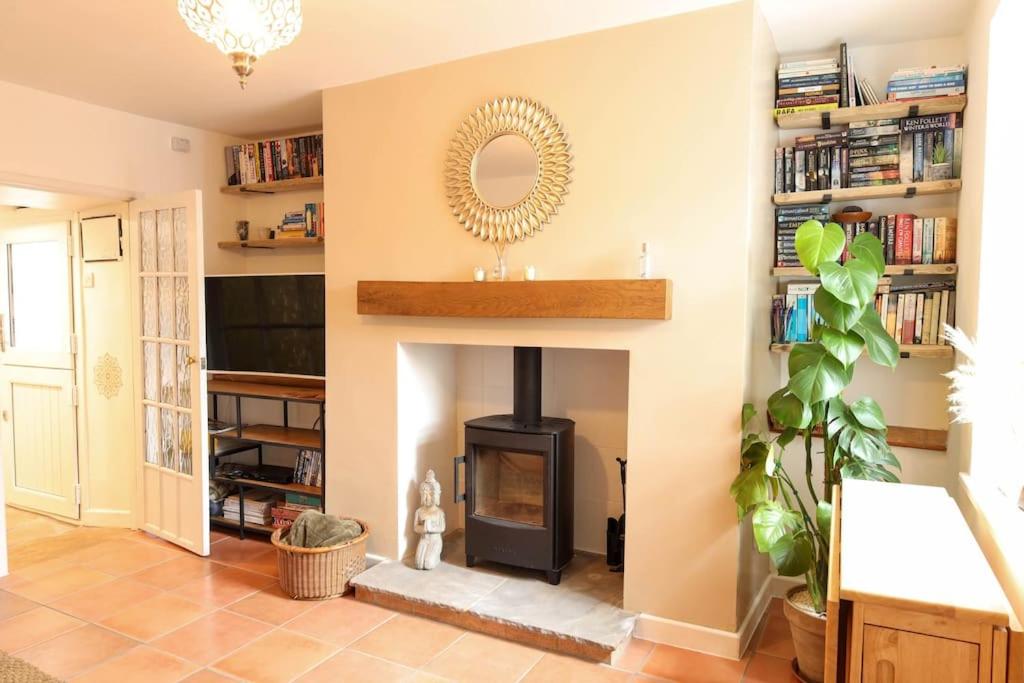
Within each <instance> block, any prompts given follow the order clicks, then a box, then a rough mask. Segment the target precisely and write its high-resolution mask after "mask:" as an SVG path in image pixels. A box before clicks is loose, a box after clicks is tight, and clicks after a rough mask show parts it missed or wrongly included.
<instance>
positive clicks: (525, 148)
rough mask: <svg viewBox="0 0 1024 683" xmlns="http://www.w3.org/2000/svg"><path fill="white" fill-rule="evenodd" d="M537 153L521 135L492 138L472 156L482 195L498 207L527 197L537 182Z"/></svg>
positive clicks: (506, 206)
mask: <svg viewBox="0 0 1024 683" xmlns="http://www.w3.org/2000/svg"><path fill="white" fill-rule="evenodd" d="M537 170H538V169H537V153H536V152H534V151H533V145H531V144H530V142H529V141H528V140H527V139H526V138H524V137H523V136H521V135H517V134H515V133H505V134H503V135H499V136H497V137H495V138H492V139H491V140H489V141H488V142H487V143H485V144H484V146H483V147H481V148H480V149H479V150H478V151H477V153H476V157H475V158H474V159H473V187H475V188H476V193H477V195H479V197H480V198H481V199H482V200H484V201H485V202H487V203H488V204H490V205H491V206H494V207H497V208H499V209H506V208H508V207H510V206H515V205H516V204H518V203H519V202H521V201H523V200H524V199H526V196H527V195H529V194H530V190H532V189H533V186H534V184H535V183H536V182H537Z"/></svg>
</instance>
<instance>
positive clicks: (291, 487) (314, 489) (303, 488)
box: [212, 477, 323, 528]
mask: <svg viewBox="0 0 1024 683" xmlns="http://www.w3.org/2000/svg"><path fill="white" fill-rule="evenodd" d="M212 479H213V480H214V481H219V482H223V483H225V484H241V485H242V486H244V487H246V488H249V489H266V490H267V491H281V492H282V493H301V494H302V495H304V496H314V497H316V498H321V497H323V493H321V491H320V487H319V486H309V485H308V484H275V483H274V482H271V481H260V480H259V479H245V478H244V477H212ZM245 526H246V528H248V527H249V524H248V523H246V525H245Z"/></svg>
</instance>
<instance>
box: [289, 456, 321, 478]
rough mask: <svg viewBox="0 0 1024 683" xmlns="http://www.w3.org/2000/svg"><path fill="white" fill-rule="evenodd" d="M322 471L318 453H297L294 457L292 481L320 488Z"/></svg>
mask: <svg viewBox="0 0 1024 683" xmlns="http://www.w3.org/2000/svg"><path fill="white" fill-rule="evenodd" d="M323 470H324V468H323V458H321V457H320V452H319V451H307V450H303V451H299V453H298V455H296V456H295V476H294V477H293V480H294V481H295V483H296V484H305V485H306V486H321V485H323V477H324V471H323Z"/></svg>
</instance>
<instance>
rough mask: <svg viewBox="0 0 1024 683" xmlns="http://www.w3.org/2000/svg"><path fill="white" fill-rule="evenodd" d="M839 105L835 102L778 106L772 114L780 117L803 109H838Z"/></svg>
mask: <svg viewBox="0 0 1024 683" xmlns="http://www.w3.org/2000/svg"><path fill="white" fill-rule="evenodd" d="M838 108H839V105H838V104H837V103H835V102H832V103H829V104H805V105H801V106H798V107H791V106H785V107H776V108H775V109H773V110H772V116H774V117H775V118H778V117H780V116H782V115H783V114H795V113H797V112H801V111H830V110H832V109H838Z"/></svg>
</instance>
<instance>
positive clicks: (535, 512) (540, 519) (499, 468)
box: [472, 446, 545, 526]
mask: <svg viewBox="0 0 1024 683" xmlns="http://www.w3.org/2000/svg"><path fill="white" fill-rule="evenodd" d="M474 470H475V473H474V477H473V482H472V485H473V487H474V488H473V493H474V496H473V514H474V515H476V516H478V517H491V518H493V519H501V520H505V521H509V522H517V523H519V524H529V525H531V526H544V502H545V501H544V454H543V453H532V452H529V451H509V450H504V449H500V448H491V447H487V446H477V447H476V460H475V462H474Z"/></svg>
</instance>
